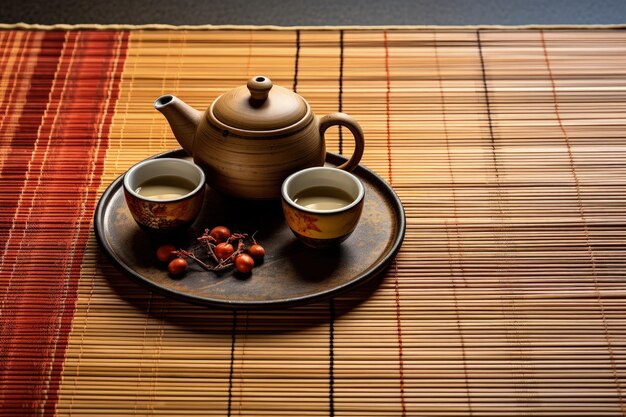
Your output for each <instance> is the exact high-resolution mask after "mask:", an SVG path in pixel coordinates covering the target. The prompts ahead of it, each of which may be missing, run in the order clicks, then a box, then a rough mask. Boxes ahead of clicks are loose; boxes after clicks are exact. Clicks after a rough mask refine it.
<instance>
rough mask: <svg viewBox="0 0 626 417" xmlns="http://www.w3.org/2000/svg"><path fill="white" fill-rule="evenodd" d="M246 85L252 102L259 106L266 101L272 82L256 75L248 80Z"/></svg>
mask: <svg viewBox="0 0 626 417" xmlns="http://www.w3.org/2000/svg"><path fill="white" fill-rule="evenodd" d="M247 85H248V90H250V96H251V97H252V100H253V101H255V102H257V103H259V104H261V103H263V102H264V101H265V100H267V95H268V94H269V93H270V90H271V89H272V85H273V84H272V80H270V79H269V78H267V77H265V76H263V75H257V76H254V77H252V78H250V81H248V84H247Z"/></svg>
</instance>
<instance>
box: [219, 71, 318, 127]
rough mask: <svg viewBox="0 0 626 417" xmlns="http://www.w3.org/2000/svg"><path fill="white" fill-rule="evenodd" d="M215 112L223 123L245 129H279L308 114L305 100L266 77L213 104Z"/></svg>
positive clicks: (261, 77) (229, 93) (223, 96)
mask: <svg viewBox="0 0 626 417" xmlns="http://www.w3.org/2000/svg"><path fill="white" fill-rule="evenodd" d="M211 107H212V112H213V115H214V116H215V118H216V119H217V120H219V121H220V122H221V123H223V124H225V125H227V126H230V127H233V128H236V129H242V130H251V131H264V130H278V129H283V128H286V127H289V126H292V125H294V124H296V123H297V122H299V121H301V120H302V119H303V118H304V117H305V116H306V114H307V110H308V105H307V104H306V102H305V101H304V99H303V98H302V97H300V96H299V95H298V94H296V93H294V92H293V91H291V90H288V89H286V88H283V87H280V86H277V85H273V84H272V81H271V80H270V79H269V78H267V77H265V76H262V75H258V76H255V77H252V78H251V79H250V80H249V81H248V84H246V85H242V86H241V87H237V88H235V89H233V90H230V91H228V92H226V93H224V94H223V95H221V96H220V97H218V98H217V99H216V100H215V102H214V103H213V105H212V106H211Z"/></svg>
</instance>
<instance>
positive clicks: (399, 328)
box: [383, 31, 406, 416]
mask: <svg viewBox="0 0 626 417" xmlns="http://www.w3.org/2000/svg"><path fill="white" fill-rule="evenodd" d="M383 35H384V44H385V78H386V82H387V92H386V95H385V106H386V116H387V117H386V126H387V177H388V178H389V184H390V185H391V186H393V170H392V160H391V75H390V71H389V40H388V36H387V32H386V31H385V32H383ZM391 268H392V269H393V279H394V292H395V301H396V327H397V331H398V369H399V378H400V406H401V407H402V416H406V398H405V394H404V347H403V341H402V316H401V314H400V310H401V309H400V282H399V281H398V280H399V278H398V260H397V259H394V260H393V263H392V267H391Z"/></svg>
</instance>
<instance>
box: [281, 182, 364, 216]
mask: <svg viewBox="0 0 626 417" xmlns="http://www.w3.org/2000/svg"><path fill="white" fill-rule="evenodd" d="M353 201H354V197H352V196H351V195H350V194H349V193H348V192H346V191H344V190H342V189H341V188H337V187H330V186H326V185H322V186H317V187H309V188H305V189H304V190H302V191H298V192H297V193H296V194H295V195H294V198H293V202H294V203H296V204H297V205H299V206H302V207H305V208H308V209H313V210H335V209H340V208H342V207H345V206H347V205H348V204H350V203H352V202H353Z"/></svg>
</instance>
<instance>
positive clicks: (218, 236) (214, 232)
mask: <svg viewBox="0 0 626 417" xmlns="http://www.w3.org/2000/svg"><path fill="white" fill-rule="evenodd" d="M209 235H210V236H211V237H212V238H213V239H215V241H216V242H218V243H220V242H226V241H227V240H228V238H229V237H230V235H231V233H230V230H228V229H227V228H226V227H224V226H215V227H214V228H213V229H211V231H210V232H209Z"/></svg>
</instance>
